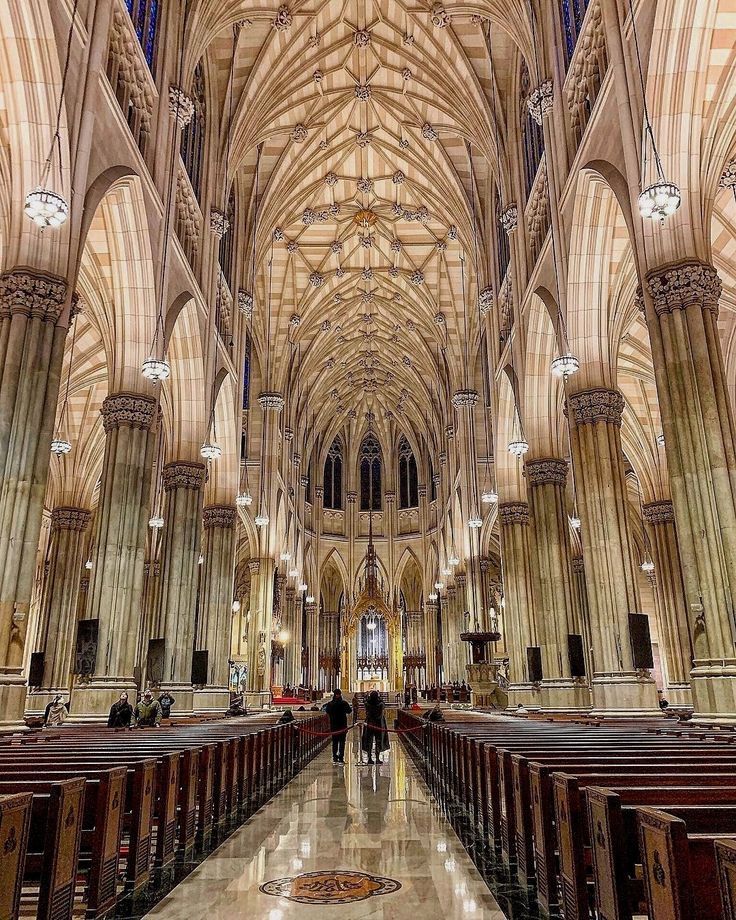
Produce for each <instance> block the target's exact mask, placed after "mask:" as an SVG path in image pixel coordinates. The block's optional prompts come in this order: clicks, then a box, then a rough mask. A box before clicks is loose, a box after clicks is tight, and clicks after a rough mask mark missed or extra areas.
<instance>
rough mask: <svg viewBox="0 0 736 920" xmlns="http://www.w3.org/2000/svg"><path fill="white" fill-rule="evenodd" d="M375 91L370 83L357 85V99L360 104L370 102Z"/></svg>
mask: <svg viewBox="0 0 736 920" xmlns="http://www.w3.org/2000/svg"><path fill="white" fill-rule="evenodd" d="M372 93H373V90H372V89H371V85H370V83H356V84H355V98H356V99H357V100H358V101H359V102H368V100H369V99H370V98H371V95H372Z"/></svg>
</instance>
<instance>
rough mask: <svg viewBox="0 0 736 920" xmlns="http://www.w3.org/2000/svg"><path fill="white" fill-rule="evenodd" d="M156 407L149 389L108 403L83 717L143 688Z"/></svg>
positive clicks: (80, 702)
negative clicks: (139, 660)
mask: <svg viewBox="0 0 736 920" xmlns="http://www.w3.org/2000/svg"><path fill="white" fill-rule="evenodd" d="M156 414H157V413H156V401H155V400H154V399H153V398H152V397H150V396H145V395H143V394H142V393H115V394H114V395H112V396H108V397H107V399H105V401H104V402H103V404H102V423H103V427H104V429H105V456H104V459H103V461H102V479H101V483H100V498H99V504H98V506H97V514H96V528H95V541H94V543H95V546H94V554H93V558H92V577H91V580H90V587H89V602H88V607H87V616H88V618H89V619H92V620H97V622H98V636H97V658H96V661H95V671H94V677H93V679H92V680H91V681H90V682H89V683H88V684H85V685H83V686H80V687H79V688H77V689H76V691H75V698H74V713H75V716H79V715H87V716H95V715H97V716H102V715H106V714H107V712H108V710H109V708H110V705H111V704H112V703H113V702H114V701H115V700H116V699H117V696H118V694H119V693H120V692H121V691H123V690H125V691H126V692H128V693H129V694H131V695H134V694H135V689H136V684H135V681H134V679H133V674H134V668H135V664H136V649H137V645H138V626H139V622H140V610H141V598H142V592H143V566H144V562H145V549H146V530H147V526H148V519H149V514H150V493H151V471H152V469H153V459H154V453H155V441H156V438H155V432H154V429H155V424H154V421H155V418H156Z"/></svg>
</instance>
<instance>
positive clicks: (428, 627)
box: [424, 601, 439, 687]
mask: <svg viewBox="0 0 736 920" xmlns="http://www.w3.org/2000/svg"><path fill="white" fill-rule="evenodd" d="M424 654H425V656H426V659H427V677H426V683H427V686H428V687H431V686H432V684H434V685H435V686H438V685H439V668H438V667H437V601H425V602H424Z"/></svg>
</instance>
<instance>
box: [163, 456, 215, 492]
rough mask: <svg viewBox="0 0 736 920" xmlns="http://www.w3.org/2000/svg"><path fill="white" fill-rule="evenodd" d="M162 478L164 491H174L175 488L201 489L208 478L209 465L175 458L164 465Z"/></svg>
mask: <svg viewBox="0 0 736 920" xmlns="http://www.w3.org/2000/svg"><path fill="white" fill-rule="evenodd" d="M161 478H162V480H163V484H164V492H173V491H174V489H201V488H202V486H203V485H204V483H205V480H206V478H207V467H206V466H205V465H204V463H195V462H192V461H189V460H175V461H174V462H173V463H167V464H166V466H164V469H163V473H162V477H161Z"/></svg>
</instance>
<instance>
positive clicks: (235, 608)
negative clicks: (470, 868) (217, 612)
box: [232, 600, 240, 613]
mask: <svg viewBox="0 0 736 920" xmlns="http://www.w3.org/2000/svg"><path fill="white" fill-rule="evenodd" d="M239 610H240V601H238V600H235V601H233V606H232V611H233V613H237V612H238V611H239Z"/></svg>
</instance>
